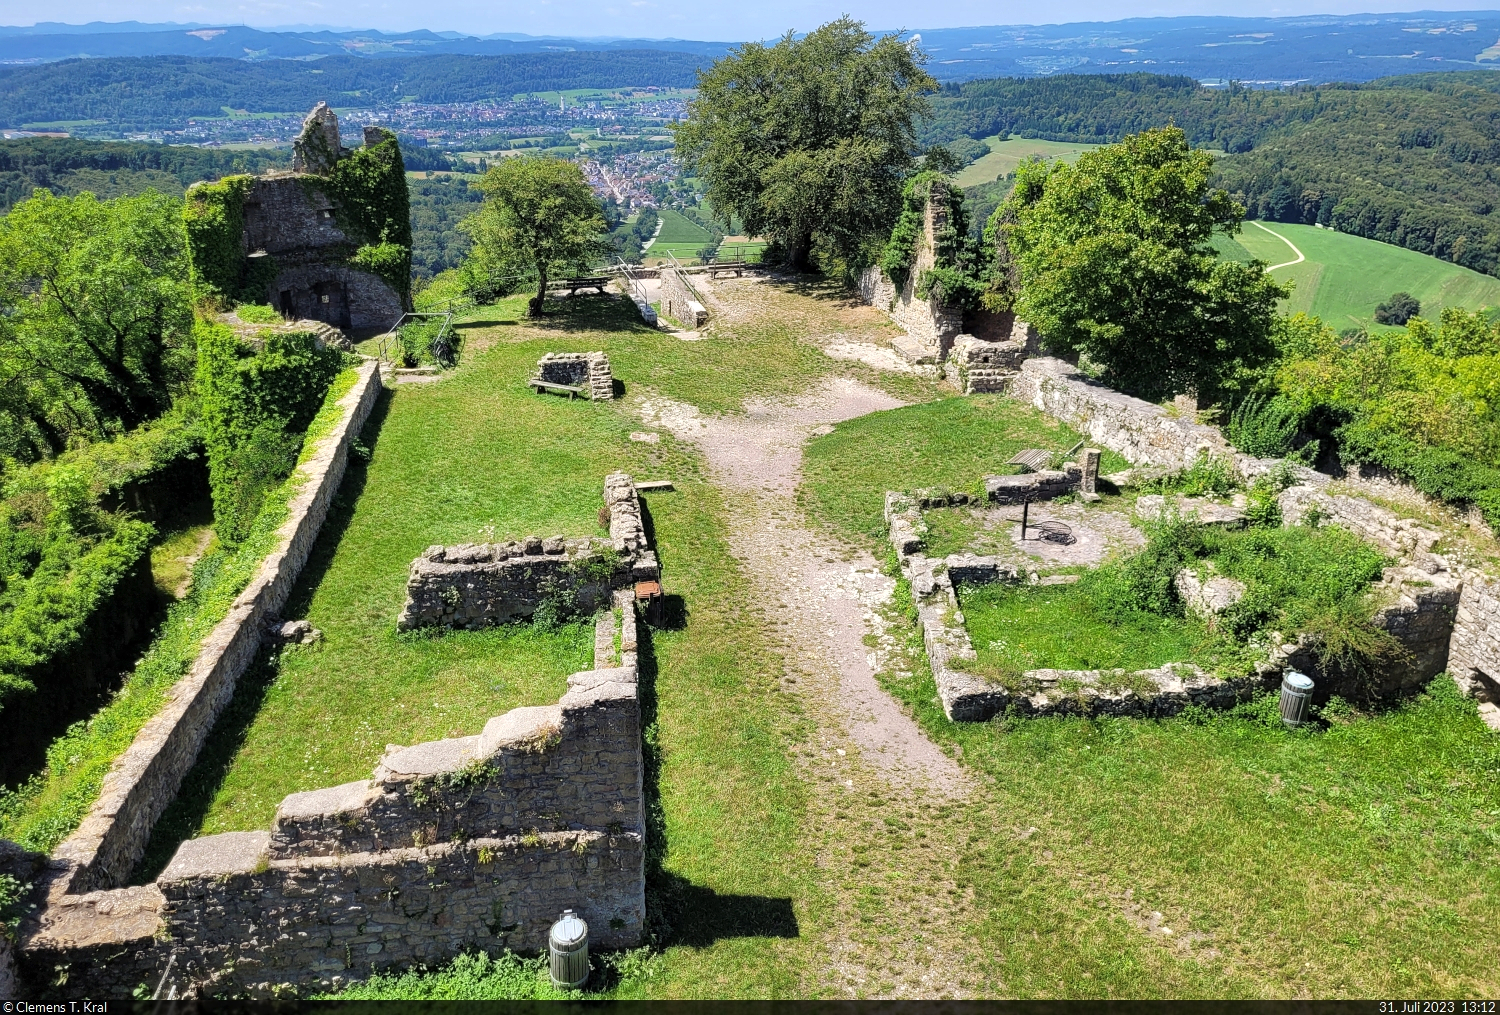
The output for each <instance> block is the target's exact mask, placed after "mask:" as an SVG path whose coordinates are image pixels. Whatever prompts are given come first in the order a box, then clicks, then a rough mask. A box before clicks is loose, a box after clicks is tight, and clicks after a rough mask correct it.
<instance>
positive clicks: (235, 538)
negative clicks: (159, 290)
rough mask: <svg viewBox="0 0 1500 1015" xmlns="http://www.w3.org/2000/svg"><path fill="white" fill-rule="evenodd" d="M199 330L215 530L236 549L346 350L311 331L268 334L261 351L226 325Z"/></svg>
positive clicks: (293, 456) (285, 469)
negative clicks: (325, 342)
mask: <svg viewBox="0 0 1500 1015" xmlns="http://www.w3.org/2000/svg"><path fill="white" fill-rule="evenodd" d="M197 332H198V333H197V339H198V390H199V393H200V396H201V398H202V413H203V431H204V444H205V446H206V447H207V450H208V470H209V472H208V478H209V488H210V490H211V491H212V493H213V501H214V529H215V531H216V532H217V533H218V535H219V540H220V541H221V542H223V543H225V544H226V545H228V546H234V545H236V544H238V543H239V542H240V540H242V539H244V538H245V535H246V533H247V532H248V531H249V528H250V524H251V523H252V522H253V521H254V520H255V517H256V515H257V514H258V513H259V511H260V508H261V504H262V502H263V501H264V500H265V496H266V492H267V491H268V490H270V489H271V488H273V487H274V486H275V485H276V484H278V483H279V482H281V480H282V479H284V478H285V477H286V476H287V475H288V474H289V473H290V472H291V471H292V467H293V466H294V465H295V464H296V461H297V453H298V451H299V450H300V449H301V447H302V439H303V434H304V432H305V431H306V429H307V425H308V423H309V422H310V421H311V420H312V418H313V416H314V415H316V414H317V411H318V407H319V406H320V405H321V404H322V402H323V395H324V392H326V391H327V390H328V385H329V384H330V383H331V382H332V380H333V378H334V377H335V376H336V375H337V374H338V373H339V371H340V370H342V369H343V367H344V354H343V353H342V352H339V351H338V350H336V349H330V348H325V347H323V346H322V345H320V344H319V342H318V340H317V338H316V337H315V336H314V335H312V334H311V333H305V332H290V333H288V332H276V331H268V332H265V333H263V335H262V338H261V342H260V343H258V344H260V348H256V346H255V345H252V344H251V343H247V342H243V341H241V340H240V339H239V338H238V337H237V336H236V335H235V334H234V332H233V331H232V330H230V329H229V328H228V327H227V326H225V325H222V324H216V323H210V322H207V321H200V322H199V324H198V329H197Z"/></svg>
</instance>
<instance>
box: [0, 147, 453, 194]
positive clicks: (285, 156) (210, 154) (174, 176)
mask: <svg viewBox="0 0 1500 1015" xmlns="http://www.w3.org/2000/svg"><path fill="white" fill-rule="evenodd" d="M290 158H291V153H290V152H283V151H277V150H275V149H267V148H261V149H247V150H242V151H225V150H222V149H212V148H194V147H191V146H188V145H159V144H144V143H126V142H119V143H110V142H101V141H80V140H75V139H73V138H45V137H37V138H22V139H19V140H16V141H0V212H3V211H9V210H10V208H11V207H12V206H14V205H15V204H16V202H18V201H21V200H24V199H25V198H28V197H30V196H31V193H32V191H34V190H35V189H36V188H38V187H45V188H47V189H48V190H51V191H52V192H53V193H55V194H58V195H62V194H79V193H82V192H84V191H89V192H91V193H93V194H95V195H96V196H98V197H101V198H110V197H121V196H124V195H129V194H140V193H143V192H145V191H146V190H147V189H154V190H159V191H161V192H162V193H164V194H172V195H178V194H181V193H182V192H183V191H184V190H186V189H187V188H188V186H189V185H190V184H194V183H197V182H198V181H199V180H217V179H218V178H219V177H221V176H228V175H230V174H232V173H258V172H261V171H263V170H265V169H268V168H271V167H273V166H284V165H286V164H287V163H288V162H289V161H290ZM445 168H446V166H445Z"/></svg>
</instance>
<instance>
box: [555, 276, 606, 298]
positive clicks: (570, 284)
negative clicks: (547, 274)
mask: <svg viewBox="0 0 1500 1015" xmlns="http://www.w3.org/2000/svg"><path fill="white" fill-rule="evenodd" d="M613 281H614V276H613V275H605V276H603V277H600V278H564V279H559V280H558V281H557V282H555V283H553V284H551V285H549V286H548V287H547V289H548V291H549V292H550V291H551V290H553V289H566V290H568V295H569V296H577V295H578V290H580V289H594V290H596V291H597V292H598V293H599V294H600V295H603V294H604V287H605V286H607V285H609V284H610V283H611V282H613Z"/></svg>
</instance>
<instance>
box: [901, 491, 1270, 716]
mask: <svg viewBox="0 0 1500 1015" xmlns="http://www.w3.org/2000/svg"><path fill="white" fill-rule="evenodd" d="M946 500H947V501H948V502H949V503H952V502H953V501H952V498H951V496H950V497H948V498H946ZM923 506H941V504H940V501H939V500H938V498H935V497H934V496H933V495H932V494H930V493H924V494H922V495H920V496H918V495H912V496H908V495H906V494H901V493H897V492H895V491H891V492H888V493H887V494H886V495H885V516H886V523H887V525H888V526H889V527H890V534H891V545H892V546H894V547H895V549H896V555H897V557H898V559H899V561H900V564H901V573H902V575H903V576H904V577H905V578H906V579H907V580H908V581H909V582H910V583H911V590H912V599H913V601H914V602H915V603H916V607H917V617H918V622H919V623H920V624H921V626H922V641H923V644H924V645H925V646H926V648H927V660H928V663H929V665H930V666H931V668H932V675H933V678H934V679H935V680H936V682H937V688H938V698H939V700H940V701H941V702H942V706H943V712H944V713H945V714H946V715H947V716H948V718H949V719H951V720H953V721H955V722H985V721H988V720H989V719H992V718H994V717H995V716H996V715H999V714H1000V713H1001V712H1004V711H1005V710H1006V709H1007V708H1010V707H1012V706H1014V707H1015V709H1016V710H1017V711H1018V712H1019V713H1020V714H1021V715H1024V716H1044V715H1135V716H1169V715H1176V714H1177V713H1178V712H1181V711H1182V710H1183V709H1184V708H1186V707H1187V706H1188V705H1190V704H1196V705H1201V706H1204V707H1228V706H1230V705H1233V704H1235V703H1236V702H1238V701H1243V700H1246V699H1247V698H1248V697H1249V696H1250V694H1251V693H1252V692H1253V691H1254V689H1255V688H1256V687H1258V686H1260V685H1261V684H1262V683H1263V682H1264V681H1265V680H1266V679H1267V678H1266V677H1265V675H1263V674H1260V673H1255V674H1250V675H1246V676H1245V677H1237V678H1233V679H1230V680H1222V679H1220V678H1218V677H1214V676H1210V675H1208V674H1205V673H1203V672H1202V671H1201V670H1199V669H1198V668H1197V667H1196V666H1192V665H1190V664H1186V663H1174V664H1169V665H1167V666H1163V667H1160V668H1158V669H1154V670H1141V671H1139V672H1136V673H1126V672H1124V671H1123V670H1122V671H1100V670H1030V671H1028V672H1026V673H1024V674H1022V675H1021V677H1020V679H1019V680H1017V681H1015V682H1014V686H1010V687H1007V686H1002V685H1001V684H998V683H994V682H991V681H989V680H986V679H985V678H984V677H983V676H981V675H979V674H978V673H975V672H972V671H971V669H970V668H969V666H968V665H966V664H973V663H974V662H975V661H976V660H977V659H978V658H979V657H978V653H976V652H975V651H974V645H973V643H972V642H971V641H970V640H969V633H968V631H967V630H965V629H964V618H963V612H962V609H961V608H960V603H959V597H958V591H957V586H958V585H963V584H981V583H986V582H993V581H1003V582H1018V581H1023V580H1025V579H1026V577H1027V576H1026V575H1025V574H1023V573H1022V572H1021V571H1020V570H1018V569H1016V568H1014V567H1011V566H1009V565H1003V564H1000V563H999V562H998V561H997V560H995V558H993V557H979V556H974V555H972V554H955V555H953V556H950V557H947V558H946V559H944V560H932V559H930V558H928V557H927V556H926V555H925V554H923V553H922V552H921V536H922V534H923V533H924V532H925V528H926V526H925V525H924V524H923V523H922V519H921V510H922V507H923Z"/></svg>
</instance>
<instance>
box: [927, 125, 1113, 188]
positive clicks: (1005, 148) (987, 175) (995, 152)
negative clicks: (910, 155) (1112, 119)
mask: <svg viewBox="0 0 1500 1015" xmlns="http://www.w3.org/2000/svg"><path fill="white" fill-rule="evenodd" d="M983 140H984V141H986V142H987V143H988V144H989V146H990V153H989V154H988V155H984V156H981V157H980V158H978V159H976V160H974V161H973V162H971V163H969V164H968V165H967V166H964V168H963V170H962V171H961V172H960V173H959V174H958V175H957V176H955V177H954V180H955V181H956V182H957V183H958V185H959V186H960V187H977V186H979V185H980V184H981V183H992V182H993V181H995V180H998V179H999V178H1000V177H1002V176H1004V175H1005V174H1006V173H1009V172H1010V171H1011V170H1013V169H1015V168H1016V166H1018V165H1020V164H1021V163H1022V162H1025V161H1026V160H1027V159H1029V158H1033V157H1035V156H1040V157H1041V158H1044V159H1047V160H1049V161H1050V160H1052V159H1062V160H1063V161H1064V162H1075V161H1077V159H1078V156H1080V155H1082V154H1083V153H1084V152H1087V151H1092V150H1094V149H1095V148H1098V147H1099V145H1096V144H1075V143H1073V142H1070V141H1038V140H1035V139H1033V138H1025V137H1011V138H1006V139H1005V140H1001V138H1000V136H999V135H998V134H997V135H995V136H994V137H987V138H984V139H983Z"/></svg>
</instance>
